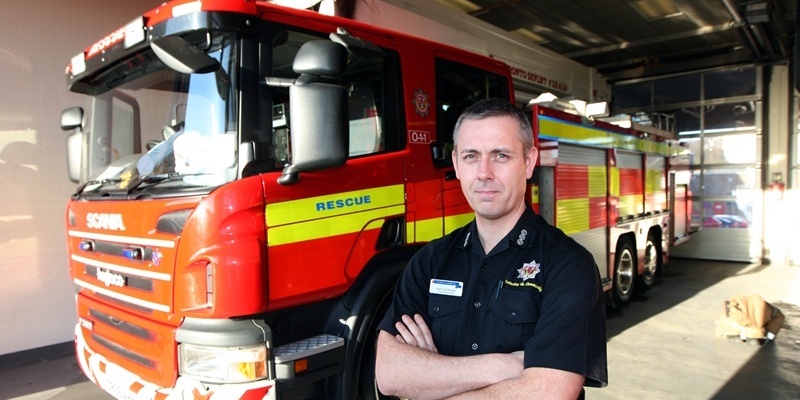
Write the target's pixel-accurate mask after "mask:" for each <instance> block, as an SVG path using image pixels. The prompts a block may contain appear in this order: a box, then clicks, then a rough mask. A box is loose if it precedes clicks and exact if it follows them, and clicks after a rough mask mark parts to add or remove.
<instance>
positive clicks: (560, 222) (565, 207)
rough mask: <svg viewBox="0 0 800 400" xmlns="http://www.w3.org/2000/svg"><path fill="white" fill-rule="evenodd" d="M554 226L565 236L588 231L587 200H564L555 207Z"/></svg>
mask: <svg viewBox="0 0 800 400" xmlns="http://www.w3.org/2000/svg"><path fill="white" fill-rule="evenodd" d="M556 226H557V227H558V228H559V229H561V230H562V231H564V233H566V234H567V235H571V234H573V233H577V232H583V231H585V230H588V229H589V199H588V198H587V199H564V200H559V201H558V206H557V207H556Z"/></svg>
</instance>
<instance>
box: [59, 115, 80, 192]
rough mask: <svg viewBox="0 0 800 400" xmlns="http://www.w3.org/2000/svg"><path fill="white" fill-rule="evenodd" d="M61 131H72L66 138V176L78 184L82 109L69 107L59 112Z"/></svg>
mask: <svg viewBox="0 0 800 400" xmlns="http://www.w3.org/2000/svg"><path fill="white" fill-rule="evenodd" d="M61 129H63V130H65V131H68V130H73V131H72V132H70V133H69V135H68V136H67V174H68V175H69V180H71V181H72V182H75V183H78V182H79V181H80V177H81V156H82V151H83V150H82V147H83V146H82V145H83V108H81V107H70V108H67V109H66V110H64V111H62V112H61Z"/></svg>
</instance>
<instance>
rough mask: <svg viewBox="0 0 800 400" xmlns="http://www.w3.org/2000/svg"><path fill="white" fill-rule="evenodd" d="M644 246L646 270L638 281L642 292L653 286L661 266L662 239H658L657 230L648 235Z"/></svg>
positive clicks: (638, 286)
mask: <svg viewBox="0 0 800 400" xmlns="http://www.w3.org/2000/svg"><path fill="white" fill-rule="evenodd" d="M644 246H645V247H644V272H642V275H641V276H639V278H638V282H636V283H637V288H638V289H639V290H641V291H642V292H645V291H647V290H648V289H650V288H651V287H653V283H654V282H655V281H656V275H658V273H659V271H660V268H661V241H660V240H658V237H657V234H656V232H650V234H649V235H647V243H646V244H645V245H644Z"/></svg>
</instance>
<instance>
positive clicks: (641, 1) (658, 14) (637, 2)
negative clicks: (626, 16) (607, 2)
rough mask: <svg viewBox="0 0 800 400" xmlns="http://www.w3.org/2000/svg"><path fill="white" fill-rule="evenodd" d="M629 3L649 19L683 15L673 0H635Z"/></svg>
mask: <svg viewBox="0 0 800 400" xmlns="http://www.w3.org/2000/svg"><path fill="white" fill-rule="evenodd" d="M628 4H630V5H631V7H633V9H634V10H636V12H638V13H639V14H641V15H642V16H643V17H644V18H645V19H647V20H648V21H654V20H657V19H663V18H671V17H677V16H679V15H683V12H682V11H681V10H679V9H678V7H675V5H674V4H672V1H671V0H633V1H629V2H628Z"/></svg>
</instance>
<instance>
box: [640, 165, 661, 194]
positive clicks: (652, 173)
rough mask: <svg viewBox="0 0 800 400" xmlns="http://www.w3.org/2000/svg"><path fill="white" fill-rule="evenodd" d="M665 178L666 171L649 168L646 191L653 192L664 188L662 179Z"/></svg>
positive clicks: (645, 184) (645, 185) (645, 182)
mask: <svg viewBox="0 0 800 400" xmlns="http://www.w3.org/2000/svg"><path fill="white" fill-rule="evenodd" d="M663 178H664V171H662V170H648V171H647V178H646V179H645V181H644V188H645V193H647V194H653V193H655V192H656V191H657V190H663V189H664V185H663V184H662V179H663Z"/></svg>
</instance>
